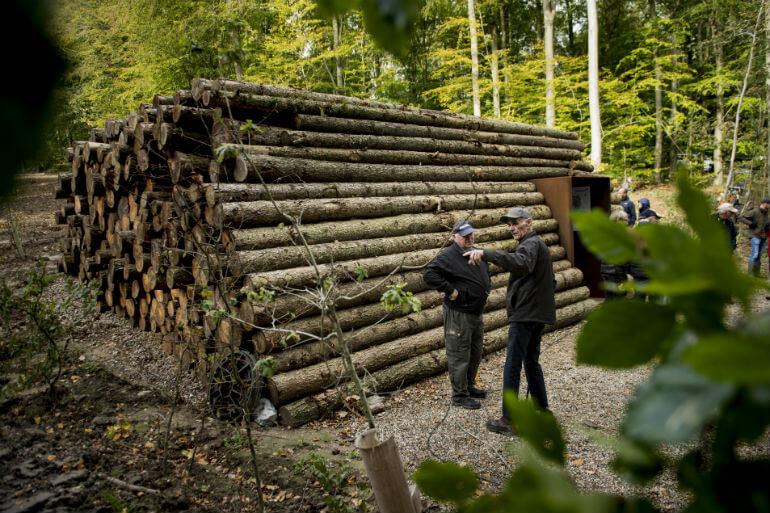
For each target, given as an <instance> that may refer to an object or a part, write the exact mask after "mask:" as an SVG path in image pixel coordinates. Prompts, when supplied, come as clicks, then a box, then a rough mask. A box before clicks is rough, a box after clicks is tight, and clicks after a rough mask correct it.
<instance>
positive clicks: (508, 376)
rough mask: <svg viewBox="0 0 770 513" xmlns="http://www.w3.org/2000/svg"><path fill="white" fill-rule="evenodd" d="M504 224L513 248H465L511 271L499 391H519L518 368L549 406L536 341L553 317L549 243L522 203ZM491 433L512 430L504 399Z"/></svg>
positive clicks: (477, 259)
mask: <svg viewBox="0 0 770 513" xmlns="http://www.w3.org/2000/svg"><path fill="white" fill-rule="evenodd" d="M500 220H501V221H502V222H503V223H505V224H507V225H508V228H509V229H510V230H511V234H512V235H513V238H514V239H516V240H517V241H518V242H519V244H518V246H516V249H515V250H514V251H512V252H508V251H495V250H488V249H485V250H472V251H469V252H467V253H466V255H467V256H468V258H469V262H470V263H471V264H481V263H482V262H485V261H486V262H491V263H494V264H496V265H498V266H499V267H501V268H503V269H504V270H506V271H509V272H510V273H511V275H510V278H509V280H508V290H507V293H506V295H507V302H506V305H507V310H508V321H509V323H510V325H509V328H508V347H507V351H506V356H505V368H504V371H503V394H505V392H506V391H508V390H511V391H513V392H514V393H515V394H516V395H518V393H519V383H520V381H521V367H522V364H523V365H524V373H525V375H526V377H527V386H528V387H529V393H530V394H531V395H532V398H533V399H534V401H535V403H536V404H537V405H538V406H539V407H540V408H542V409H544V410H547V409H548V394H547V393H546V389H545V380H544V378H543V369H542V368H541V367H540V361H539V360H540V341H541V338H542V335H543V329H544V328H545V325H546V324H551V325H552V324H554V323H555V322H556V302H555V300H554V276H553V264H552V263H551V254H550V252H549V251H548V246H546V245H545V243H544V242H543V241H542V240H540V237H538V236H537V233H535V231H534V230H533V229H532V216H531V215H530V213H529V211H527V209H525V208H520V207H513V208H512V209H510V210H509V211H508V213H507V214H506V215H504V216H503V217H502V218H501V219H500ZM487 429H488V430H490V431H492V432H494V433H501V434H512V433H513V432H512V429H511V423H510V416H509V413H508V410H507V408H506V406H505V401H503V415H502V417H501V418H499V419H491V420H489V421H487Z"/></svg>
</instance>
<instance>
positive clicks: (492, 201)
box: [212, 192, 543, 229]
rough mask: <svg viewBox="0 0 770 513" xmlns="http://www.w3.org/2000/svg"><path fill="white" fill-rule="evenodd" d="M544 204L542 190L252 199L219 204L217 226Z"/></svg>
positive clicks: (216, 213) (241, 225) (216, 214)
mask: <svg viewBox="0 0 770 513" xmlns="http://www.w3.org/2000/svg"><path fill="white" fill-rule="evenodd" d="M542 203H543V195H542V194H540V193H539V192H522V193H519V192H511V193H503V194H452V195H446V196H402V197H396V198H338V199H337V198H335V199H319V200H316V199H309V200H281V201H276V202H275V204H274V203H273V202H271V201H252V202H236V203H224V204H219V205H217V206H216V207H215V209H214V215H213V223H212V224H214V225H215V226H216V227H217V228H219V229H222V228H224V227H225V226H228V227H233V228H250V227H254V226H265V225H270V224H277V223H285V222H287V221H288V219H287V217H286V216H287V215H288V216H292V217H294V218H296V219H298V220H300V221H301V222H302V223H313V222H318V221H329V220H332V219H351V218H361V217H369V218H372V217H383V216H395V215H399V214H420V213H426V212H443V211H452V210H464V209H468V210H470V209H474V208H479V209H488V208H495V207H512V206H529V205H538V204H542Z"/></svg>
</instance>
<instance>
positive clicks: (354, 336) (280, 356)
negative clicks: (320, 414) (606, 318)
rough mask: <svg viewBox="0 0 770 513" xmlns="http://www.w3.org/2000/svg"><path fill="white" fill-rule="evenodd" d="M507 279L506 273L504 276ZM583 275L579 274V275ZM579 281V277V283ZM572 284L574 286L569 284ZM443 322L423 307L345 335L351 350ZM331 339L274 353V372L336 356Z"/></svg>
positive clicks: (565, 295)
mask: <svg viewBox="0 0 770 513" xmlns="http://www.w3.org/2000/svg"><path fill="white" fill-rule="evenodd" d="M503 277H504V278H506V279H507V276H503ZM581 277H582V274H581ZM579 282H580V280H578V283H579ZM572 286H574V285H572ZM589 294H590V292H589V290H588V288H587V287H577V288H573V289H569V290H565V291H563V292H558V293H557V294H556V304H557V308H561V307H563V306H568V305H570V304H573V303H577V302H578V301H582V300H584V299H587V298H588V297H589ZM505 301H506V299H505V287H504V286H503V287H501V288H497V289H495V290H493V291H492V293H491V294H490V296H489V299H488V300H487V305H486V308H485V310H486V311H488V312H489V311H495V310H498V309H500V308H504V307H505ZM442 324H443V306H442V305H441V304H439V305H438V306H435V307H432V308H428V309H423V310H422V311H420V312H418V313H411V314H409V315H407V316H405V317H401V318H397V319H392V320H389V321H387V322H382V323H379V324H375V325H372V326H368V327H364V328H361V329H359V330H357V331H354V332H352V333H351V334H350V336H348V337H347V341H348V344H349V347H350V350H351V351H353V352H355V351H360V350H362V349H366V348H368V347H372V346H376V345H378V344H382V343H385V342H388V341H390V340H394V339H398V338H402V337H407V336H410V335H413V334H415V333H419V332H422V331H425V330H428V329H432V328H436V327H438V326H441V325H442ZM333 347H334V341H333V340H329V341H323V342H321V341H313V342H309V343H306V344H302V345H299V346H297V347H294V348H291V349H287V350H285V351H281V352H280V353H277V354H276V355H275V356H274V357H273V358H274V359H275V362H276V372H278V373H281V372H287V371H289V370H295V369H301V368H304V367H308V366H310V365H313V364H316V363H319V362H323V361H326V360H328V359H329V358H332V357H336V356H338V354H337V353H335V351H334V350H333Z"/></svg>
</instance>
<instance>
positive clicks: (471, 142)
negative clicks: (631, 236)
mask: <svg viewBox="0 0 770 513" xmlns="http://www.w3.org/2000/svg"><path fill="white" fill-rule="evenodd" d="M326 119H333V120H336V121H342V122H343V124H345V125H346V126H348V127H350V130H351V131H350V132H344V133H333V132H332V133H328V132H310V131H299V130H286V129H282V128H277V127H260V129H259V130H251V131H248V132H246V131H244V130H243V126H244V124H243V123H242V122H239V121H233V120H229V119H224V120H222V121H220V122H219V123H217V124H215V125H214V127H213V130H212V132H211V134H212V137H211V138H212V141H213V143H214V145H217V144H221V143H230V144H246V143H248V144H255V145H261V146H297V147H304V148H308V147H312V148H347V149H353V150H400V151H404V150H406V151H417V152H431V153H434V152H442V153H459V154H467V155H509V156H519V157H521V156H528V155H527V154H526V153H528V152H524V153H522V149H523V148H524V147H527V148H530V149H531V150H532V151H533V153H532V155H536V156H543V155H546V154H547V153H548V152H547V151H546V152H542V151H541V150H546V149H548V148H558V149H562V150H563V149H567V150H572V151H573V152H578V153H569V155H570V157H568V158H569V159H570V160H572V159H579V158H580V155H579V152H581V151H582V150H583V148H584V145H583V143H582V142H580V141H577V140H567V139H554V138H550V137H531V136H521V135H512V134H499V133H498V134H494V133H489V132H469V131H463V130H455V129H441V130H445V131H450V132H459V133H460V137H455V138H452V139H435V138H431V137H428V136H427V134H425V135H423V136H418V135H405V134H404V133H403V132H399V131H394V133H392V134H387V135H385V134H378V135H368V134H361V133H360V132H361V131H360V130H357V129H356V128H355V125H356V123H357V121H352V120H348V119H339V118H326ZM391 126H395V127H403V126H404V125H400V124H391ZM407 126H408V127H417V125H407ZM418 128H421V129H424V130H425V131H429V130H431V129H434V130H435V128H434V127H418ZM477 134H482V135H481V137H479V136H478V135H477ZM484 135H486V136H487V137H484ZM495 136H497V137H495ZM483 138H486V139H488V140H490V139H491V140H492V141H494V142H484V141H482V140H481V139H483ZM502 138H504V139H505V140H506V142H500V141H499V140H500V139H502ZM560 154H561V153H560ZM532 155H529V156H532ZM551 158H552V157H551Z"/></svg>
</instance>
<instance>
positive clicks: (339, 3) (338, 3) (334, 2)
mask: <svg viewBox="0 0 770 513" xmlns="http://www.w3.org/2000/svg"><path fill="white" fill-rule="evenodd" d="M317 3H318V11H319V13H320V14H321V16H325V17H331V16H338V15H340V14H345V13H346V12H348V11H349V10H350V9H352V8H354V7H356V4H357V2H354V1H353V0H317Z"/></svg>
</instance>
